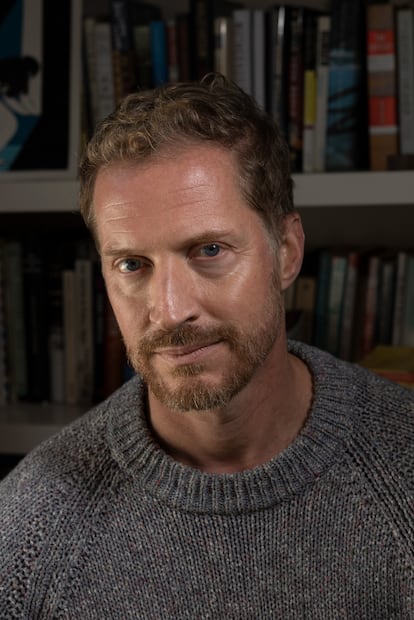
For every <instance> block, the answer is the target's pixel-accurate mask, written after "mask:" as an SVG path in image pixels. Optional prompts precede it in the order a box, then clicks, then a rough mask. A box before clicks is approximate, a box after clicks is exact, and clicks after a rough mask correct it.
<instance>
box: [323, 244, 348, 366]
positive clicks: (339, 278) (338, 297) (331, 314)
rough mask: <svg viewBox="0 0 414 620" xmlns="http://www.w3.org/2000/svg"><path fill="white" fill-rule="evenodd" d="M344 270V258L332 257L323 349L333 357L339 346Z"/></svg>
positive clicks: (339, 256)
mask: <svg viewBox="0 0 414 620" xmlns="http://www.w3.org/2000/svg"><path fill="white" fill-rule="evenodd" d="M346 269H347V258H346V256H342V255H332V257H331V266H330V280H329V294H328V315H327V327H326V337H325V348H326V350H327V351H328V352H329V353H332V354H333V355H338V352H339V346H340V340H339V338H340V321H341V313H342V303H343V296H344V286H345V278H346Z"/></svg>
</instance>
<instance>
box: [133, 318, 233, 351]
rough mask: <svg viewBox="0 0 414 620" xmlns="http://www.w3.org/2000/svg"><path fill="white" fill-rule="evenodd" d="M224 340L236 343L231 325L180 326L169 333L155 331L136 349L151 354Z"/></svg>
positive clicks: (143, 339) (147, 335) (142, 340)
mask: <svg viewBox="0 0 414 620" xmlns="http://www.w3.org/2000/svg"><path fill="white" fill-rule="evenodd" d="M219 340H226V341H228V342H229V343H230V344H233V343H235V342H237V332H236V330H235V328H234V327H232V326H231V325H226V326H218V327H208V328H207V327H196V326H192V325H180V326H178V327H176V328H174V329H173V330H171V331H168V332H166V331H161V330H160V331H156V332H153V333H151V334H146V335H145V336H144V337H143V338H141V340H140V342H139V344H138V349H139V351H140V352H141V354H147V355H148V354H150V353H153V351H154V350H156V349H162V348H164V347H181V346H192V345H198V344H200V345H203V344H206V343H208V342H217V341H219Z"/></svg>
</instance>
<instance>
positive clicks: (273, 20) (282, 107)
mask: <svg viewBox="0 0 414 620" xmlns="http://www.w3.org/2000/svg"><path fill="white" fill-rule="evenodd" d="M289 12H290V7H288V6H285V5H280V6H277V5H275V6H272V7H270V8H269V9H268V11H267V14H266V20H267V33H268V34H267V41H268V51H267V59H268V62H267V64H268V77H267V86H268V88H267V93H268V94H267V111H268V113H269V114H270V115H271V116H272V118H273V119H274V120H275V122H276V123H277V124H278V125H279V128H280V130H281V132H282V134H283V135H284V137H285V138H286V140H288V98H287V97H286V93H287V92H288V71H289Z"/></svg>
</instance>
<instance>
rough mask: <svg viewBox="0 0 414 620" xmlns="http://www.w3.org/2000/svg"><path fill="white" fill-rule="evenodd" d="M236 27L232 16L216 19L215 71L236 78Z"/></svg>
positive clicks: (231, 78) (229, 77)
mask: <svg viewBox="0 0 414 620" xmlns="http://www.w3.org/2000/svg"><path fill="white" fill-rule="evenodd" d="M233 56H234V28H233V18H232V17H220V16H219V17H216V18H215V19H214V71H216V72H217V73H221V74H222V75H224V76H225V77H227V78H228V79H229V80H233V79H234V69H233V65H234V62H233Z"/></svg>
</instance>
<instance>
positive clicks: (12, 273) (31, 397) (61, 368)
mask: <svg viewBox="0 0 414 620" xmlns="http://www.w3.org/2000/svg"><path fill="white" fill-rule="evenodd" d="M127 373H129V369H128V366H127V364H126V361H125V354H124V347H123V343H122V339H121V336H120V334H119V330H118V327H117V324H116V321H115V319H114V316H113V313H112V309H111V307H110V304H109V302H108V299H107V295H106V291H105V287H104V283H103V279H102V275H101V273H100V266H99V263H98V261H97V258H96V256H95V251H94V249H93V248H92V246H91V244H90V242H89V241H82V242H77V241H76V242H74V241H73V240H70V241H68V243H62V241H61V240H60V241H59V242H56V243H55V242H50V241H46V240H42V241H41V242H39V241H33V240H27V241H24V240H16V239H1V240H0V404H6V403H8V402H16V401H30V402H56V403H65V404H70V405H72V404H73V405H75V404H85V405H87V404H90V403H92V402H96V401H100V400H102V399H103V398H105V397H106V396H107V395H109V394H110V393H111V392H113V391H114V390H115V389H116V388H117V387H119V385H121V384H122V382H123V381H124V380H125V378H126V376H127Z"/></svg>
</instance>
